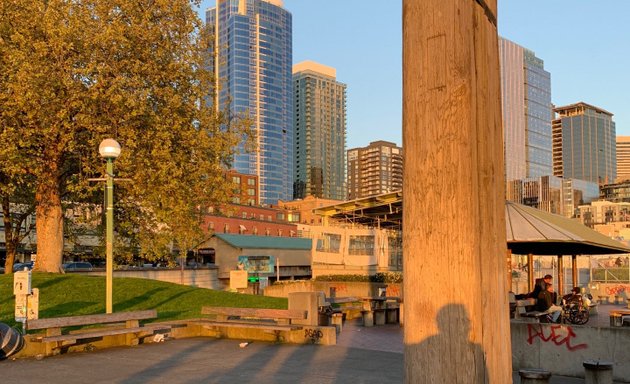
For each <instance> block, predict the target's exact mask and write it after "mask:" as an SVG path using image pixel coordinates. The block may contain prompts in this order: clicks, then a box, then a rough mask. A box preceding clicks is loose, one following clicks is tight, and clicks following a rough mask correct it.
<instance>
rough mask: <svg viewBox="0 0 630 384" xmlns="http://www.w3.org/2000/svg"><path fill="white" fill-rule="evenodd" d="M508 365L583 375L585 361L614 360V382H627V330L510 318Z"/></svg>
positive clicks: (629, 342) (629, 363)
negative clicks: (530, 321) (510, 346)
mask: <svg viewBox="0 0 630 384" xmlns="http://www.w3.org/2000/svg"><path fill="white" fill-rule="evenodd" d="M511 335H512V368H513V369H514V370H519V369H522V368H542V369H544V370H548V371H550V372H552V373H553V374H556V375H565V376H574V377H584V367H583V366H582V362H583V361H585V360H592V359H595V360H598V359H599V360H606V361H612V362H614V364H615V365H614V368H613V376H614V379H615V380H616V381H619V382H624V383H630V348H629V346H630V329H629V328H626V327H613V328H608V327H606V328H594V327H589V326H580V325H561V324H538V323H525V322H518V321H512V323H511Z"/></svg>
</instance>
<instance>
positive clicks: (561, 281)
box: [557, 255, 564, 297]
mask: <svg viewBox="0 0 630 384" xmlns="http://www.w3.org/2000/svg"><path fill="white" fill-rule="evenodd" d="M557 292H558V296H560V297H562V295H564V263H563V262H562V255H558V290H557Z"/></svg>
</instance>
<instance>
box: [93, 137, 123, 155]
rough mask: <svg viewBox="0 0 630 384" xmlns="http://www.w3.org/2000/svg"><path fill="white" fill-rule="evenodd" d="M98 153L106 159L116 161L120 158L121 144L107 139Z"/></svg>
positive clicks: (99, 147)
mask: <svg viewBox="0 0 630 384" xmlns="http://www.w3.org/2000/svg"><path fill="white" fill-rule="evenodd" d="M98 153H99V154H100V155H101V157H102V158H104V159H115V158H117V157H118V156H120V144H118V142H117V141H116V140H114V139H105V140H103V141H101V144H100V145H99V146H98Z"/></svg>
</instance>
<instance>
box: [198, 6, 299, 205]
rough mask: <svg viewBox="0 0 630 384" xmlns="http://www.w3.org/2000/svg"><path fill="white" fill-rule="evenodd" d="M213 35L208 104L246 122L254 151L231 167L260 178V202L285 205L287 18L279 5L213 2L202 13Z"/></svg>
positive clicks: (289, 168)
mask: <svg viewBox="0 0 630 384" xmlns="http://www.w3.org/2000/svg"><path fill="white" fill-rule="evenodd" d="M206 22H207V24H208V26H209V27H210V28H212V29H213V31H214V35H215V43H214V48H213V50H214V52H213V54H214V55H213V58H214V59H213V62H212V66H213V69H214V72H215V76H216V78H217V79H218V82H217V89H216V90H215V92H214V95H213V96H214V100H213V102H214V103H215V105H216V106H217V108H218V109H220V110H227V111H228V113H229V114H231V115H232V116H236V115H241V116H249V117H250V119H251V121H252V124H253V127H252V129H253V131H254V133H255V145H254V146H255V150H254V151H252V152H250V153H245V152H244V150H243V149H244V147H245V146H244V145H243V144H242V145H241V146H240V151H239V153H238V154H237V155H235V156H234V161H233V164H232V167H233V168H234V169H235V170H236V171H238V172H241V173H246V174H253V175H257V176H258V177H259V182H260V186H259V193H260V196H259V200H260V202H261V203H263V204H275V203H277V201H278V200H288V199H290V198H291V196H292V187H293V116H292V112H293V108H291V106H292V105H293V95H292V86H291V65H292V60H293V58H292V18H291V13H289V12H288V11H287V10H286V9H284V8H283V3H282V1H281V0H217V1H216V6H215V7H213V8H210V9H208V11H207V12H206Z"/></svg>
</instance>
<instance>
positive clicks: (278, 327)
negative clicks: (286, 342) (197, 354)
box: [198, 321, 304, 331]
mask: <svg viewBox="0 0 630 384" xmlns="http://www.w3.org/2000/svg"><path fill="white" fill-rule="evenodd" d="M198 323H199V324H201V325H203V326H208V327H225V328H254V329H268V330H272V331H297V330H300V329H303V328H304V327H303V326H301V325H290V324H287V325H281V324H261V323H247V322H238V321H199V322H198Z"/></svg>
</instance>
